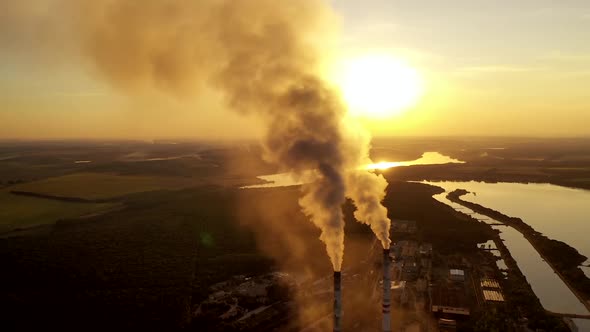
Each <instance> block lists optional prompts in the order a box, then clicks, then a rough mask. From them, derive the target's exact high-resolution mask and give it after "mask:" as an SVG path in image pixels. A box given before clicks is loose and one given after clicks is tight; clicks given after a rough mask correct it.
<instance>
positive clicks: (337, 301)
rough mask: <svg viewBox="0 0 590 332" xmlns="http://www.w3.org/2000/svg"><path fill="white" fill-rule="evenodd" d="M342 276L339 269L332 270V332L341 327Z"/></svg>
mask: <svg viewBox="0 0 590 332" xmlns="http://www.w3.org/2000/svg"><path fill="white" fill-rule="evenodd" d="M341 283H342V276H341V274H340V271H334V332H340V329H341V328H342V290H341Z"/></svg>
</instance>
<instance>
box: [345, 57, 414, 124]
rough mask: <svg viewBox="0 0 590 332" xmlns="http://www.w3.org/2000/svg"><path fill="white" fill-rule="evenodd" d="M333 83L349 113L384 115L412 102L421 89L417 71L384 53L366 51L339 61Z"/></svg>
mask: <svg viewBox="0 0 590 332" xmlns="http://www.w3.org/2000/svg"><path fill="white" fill-rule="evenodd" d="M337 76H338V77H337V78H336V84H337V85H338V86H339V88H340V90H341V93H342V97H343V98H344V101H345V102H346V105H347V106H348V108H349V111H350V114H351V115H353V116H360V117H367V118H377V119H381V118H387V117H392V116H395V115H399V114H401V113H402V112H404V111H405V110H407V109H408V108H410V107H412V106H414V105H415V104H416V103H417V102H418V100H419V99H420V97H421V95H422V93H423V83H422V78H421V76H420V74H419V73H418V71H416V70H415V69H414V68H412V67H411V66H410V65H408V64H406V63H405V62H403V61H401V60H399V59H396V58H394V57H392V56H388V55H368V56H363V57H358V58H353V59H350V60H347V61H344V62H343V63H342V66H341V68H340V70H339V73H338V74H337Z"/></svg>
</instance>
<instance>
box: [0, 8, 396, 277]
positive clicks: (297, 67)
mask: <svg viewBox="0 0 590 332" xmlns="http://www.w3.org/2000/svg"><path fill="white" fill-rule="evenodd" d="M0 13H4V14H0V15H2V16H0V18H2V19H3V20H2V21H3V22H0V42H2V45H4V46H5V45H8V46H9V47H10V48H14V49H19V48H30V49H32V52H30V53H35V54H38V57H39V58H43V57H45V56H46V55H49V54H58V53H60V52H63V51H64V50H72V52H76V53H75V54H73V55H75V56H79V57H81V58H82V59H83V60H82V61H84V62H86V63H88V64H90V65H91V66H92V67H93V68H94V70H95V71H96V72H97V73H98V74H99V75H100V76H101V77H102V78H104V79H106V80H107V81H108V82H110V83H111V84H112V85H113V86H115V87H119V88H122V89H123V90H125V91H130V92H134V91H136V90H138V89H157V90H163V91H166V92H168V93H170V94H173V95H176V96H179V97H184V96H194V95H199V94H200V93H201V92H202V91H203V89H205V88H213V89H215V90H217V91H219V92H220V93H221V94H222V97H223V99H224V101H225V102H226V104H227V105H228V106H229V107H230V108H231V109H233V110H235V111H236V112H240V113H244V114H253V115H255V116H258V117H261V118H262V119H263V121H264V122H265V123H266V135H265V142H264V146H265V151H266V158H267V159H268V160H269V161H271V162H273V163H275V164H277V165H278V166H279V167H280V169H281V171H283V172H291V173H293V174H295V175H298V176H303V174H304V173H305V172H306V171H309V170H312V171H313V172H314V174H315V177H316V181H314V182H312V183H309V184H306V185H304V186H303V189H302V190H303V196H302V198H301V199H300V201H299V203H300V205H301V207H302V209H303V211H304V212H305V214H306V215H308V216H309V217H310V219H311V220H312V221H313V222H314V224H315V225H316V226H317V227H319V228H320V229H321V239H322V241H324V242H325V244H326V247H327V251H328V254H329V256H330V258H331V261H332V265H333V268H334V270H336V271H339V270H340V269H341V265H342V253H343V249H344V248H343V246H344V222H343V216H342V211H341V206H342V204H343V203H344V201H345V195H348V196H349V197H351V198H352V199H353V200H354V201H355V204H356V205H357V207H358V211H359V212H358V213H357V214H355V216H356V217H357V219H359V220H360V221H362V222H365V223H368V224H369V225H371V228H372V229H373V231H375V233H376V234H377V236H378V237H379V238H380V239H381V241H382V243H383V245H384V247H385V246H386V245H388V242H387V241H388V230H389V219H386V211H387V210H385V216H384V214H383V211H384V208H383V207H382V206H381V205H380V200H381V199H382V196H383V190H384V189H385V188H384V185H383V182H384V180H383V179H382V178H376V177H375V175H374V174H372V173H368V172H366V171H364V170H358V169H357V167H358V165H359V163H362V162H364V161H365V158H364V156H365V155H366V153H365V152H366V151H365V150H366V144H365V143H366V142H365V141H362V143H358V142H356V143H355V142H353V143H351V141H350V139H348V138H347V136H348V133H347V130H344V129H343V128H344V127H343V123H344V122H345V121H346V112H345V108H344V107H343V105H342V104H341V102H340V98H339V96H338V95H337V94H335V93H334V92H333V91H332V90H331V89H330V88H329V87H328V86H327V85H326V84H325V83H324V81H323V80H322V79H321V76H320V75H319V74H318V73H319V71H320V68H319V66H320V60H322V59H321V58H320V55H321V54H322V49H321V48H320V45H324V44H330V40H329V39H328V38H329V37H326V35H329V34H326V33H324V32H326V31H327V32H330V31H331V30H332V26H333V22H334V20H333V14H332V12H331V9H330V8H329V7H328V6H327V5H326V3H325V1H320V0H296V1H278V0H199V1H188V0H167V1H164V0H142V1H139V0H129V1H121V0H93V1H80V0H45V1H43V0H29V1H16V0H15V1H12V0H6V1H3V2H2V4H0ZM21 41H24V42H21ZM39 41H43V42H39ZM221 130H223V129H221ZM366 159H368V158H366ZM349 171H352V175H347V172H349ZM365 179H372V180H374V181H372V182H370V183H372V184H378V186H377V187H375V188H371V185H367V184H369V183H364V184H362V183H361V182H362V181H365ZM385 185H386V183H385ZM373 211H376V213H373ZM384 218H385V219H384ZM386 233H387V234H386Z"/></svg>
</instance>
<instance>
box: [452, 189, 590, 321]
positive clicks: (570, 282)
mask: <svg viewBox="0 0 590 332" xmlns="http://www.w3.org/2000/svg"><path fill="white" fill-rule="evenodd" d="M467 193H468V191H466V190H463V189H458V190H455V191H453V192H451V193H449V194H448V195H447V199H449V200H450V201H452V202H454V203H457V204H460V205H463V206H465V207H467V208H469V209H471V210H473V211H475V212H477V213H480V214H482V215H486V216H488V217H490V218H492V219H495V220H497V221H500V222H502V223H504V224H506V225H508V226H511V227H512V228H514V229H515V230H517V231H518V232H520V233H521V234H522V235H523V236H524V237H525V239H526V240H527V241H528V242H529V243H530V244H531V245H532V246H533V248H534V249H535V250H536V251H537V252H538V253H539V254H540V255H541V257H542V258H543V260H545V261H546V262H547V264H548V265H549V266H550V267H551V269H552V270H553V271H554V272H555V273H556V274H557V275H558V276H559V277H560V278H561V280H563V282H564V283H565V284H566V286H567V287H568V288H569V289H570V290H571V291H572V293H574V295H576V297H577V298H578V300H579V301H580V302H582V304H583V305H584V306H585V307H586V309H587V310H588V311H590V302H589V299H590V279H588V278H587V277H586V275H585V274H584V272H583V271H582V270H581V269H580V265H581V264H582V263H583V262H584V261H586V259H587V258H586V257H585V256H583V255H581V254H580V253H579V252H578V251H577V250H576V249H575V248H572V247H571V246H569V245H568V244H566V243H564V242H561V241H557V240H554V239H550V238H548V237H546V236H544V235H543V234H541V233H539V232H537V231H535V229H533V228H532V227H531V226H529V225H528V224H526V223H525V222H524V221H523V220H522V219H520V218H515V217H510V216H507V215H504V214H503V213H501V212H498V211H495V210H493V209H490V208H487V207H484V206H482V205H480V204H477V203H473V202H469V201H465V200H463V199H461V196H463V195H465V194H467Z"/></svg>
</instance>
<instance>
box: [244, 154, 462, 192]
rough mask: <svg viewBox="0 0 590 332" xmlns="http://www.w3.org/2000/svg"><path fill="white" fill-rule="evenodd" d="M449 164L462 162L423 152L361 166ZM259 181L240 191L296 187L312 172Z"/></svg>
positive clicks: (288, 174) (369, 167) (283, 175)
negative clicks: (408, 157) (416, 155)
mask: <svg viewBox="0 0 590 332" xmlns="http://www.w3.org/2000/svg"><path fill="white" fill-rule="evenodd" d="M450 163H459V164H461V163H464V161H461V160H457V159H453V158H451V157H449V156H445V155H442V154H440V153H438V152H425V153H423V154H422V157H420V158H418V159H416V160H410V161H381V162H378V163H375V164H369V165H365V166H363V167H364V168H366V169H369V170H377V169H378V170H385V169H388V168H393V167H400V166H412V165H441V164H450ZM257 178H258V179H260V180H264V181H266V183H262V184H255V185H250V186H244V187H242V189H252V188H272V187H288V186H298V185H301V184H303V183H307V182H310V181H312V179H313V172H306V173H304V174H303V176H302V177H295V176H294V175H293V174H291V173H277V174H269V175H261V176H258V177H257Z"/></svg>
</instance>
